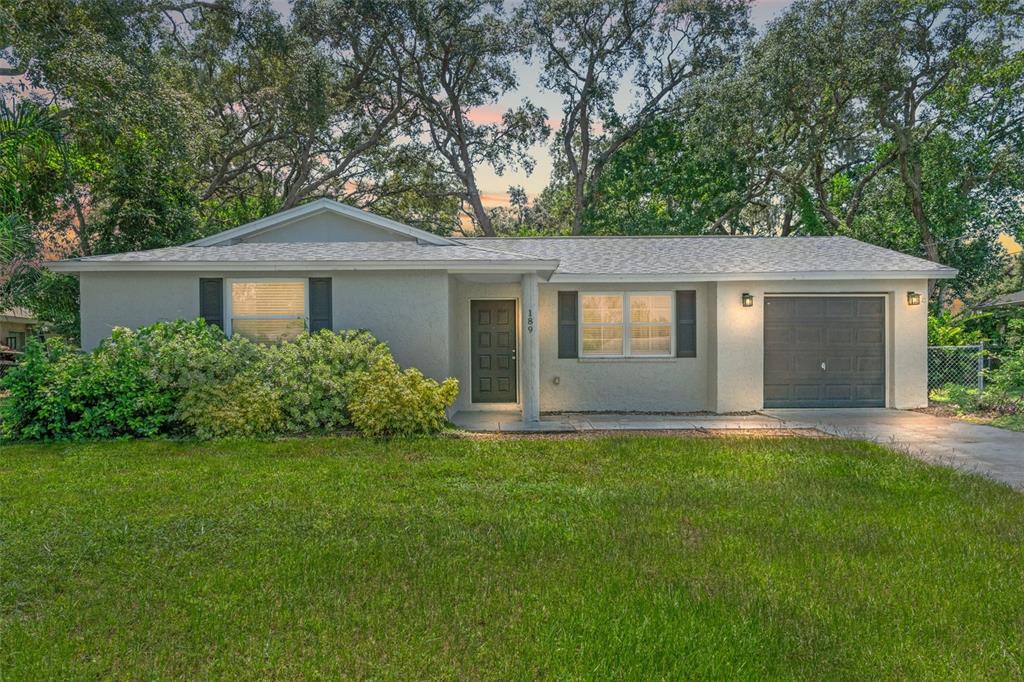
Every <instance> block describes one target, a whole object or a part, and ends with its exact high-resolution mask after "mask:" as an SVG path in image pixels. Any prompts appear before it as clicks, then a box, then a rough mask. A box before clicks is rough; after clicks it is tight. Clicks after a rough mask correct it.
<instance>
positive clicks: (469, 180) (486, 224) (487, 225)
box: [466, 173, 496, 237]
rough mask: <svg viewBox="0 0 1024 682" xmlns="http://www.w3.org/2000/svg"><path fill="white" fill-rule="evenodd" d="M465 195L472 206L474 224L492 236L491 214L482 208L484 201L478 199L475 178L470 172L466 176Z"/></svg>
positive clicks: (478, 194) (485, 233) (478, 192)
mask: <svg viewBox="0 0 1024 682" xmlns="http://www.w3.org/2000/svg"><path fill="white" fill-rule="evenodd" d="M466 195H467V197H466V198H467V199H468V200H469V205H470V206H472V207H473V218H474V219H475V220H476V226H477V228H479V230H480V231H481V232H483V233H484V236H487V237H494V236H496V235H495V233H494V226H493V225H492V224H491V216H490V214H489V213H488V212H487V209H485V208H484V202H483V201H482V200H481V199H480V191H479V190H478V189H477V187H476V178H474V177H473V174H472V173H469V174H468V175H467V177H466Z"/></svg>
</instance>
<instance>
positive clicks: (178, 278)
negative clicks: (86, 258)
mask: <svg viewBox="0 0 1024 682" xmlns="http://www.w3.org/2000/svg"><path fill="white" fill-rule="evenodd" d="M204 276H205V275H204ZM211 276H214V277H216V276H218V275H211ZM80 279H81V282H80V284H81V286H80V301H81V302H80V311H81V316H82V348H84V349H86V350H89V349H91V348H95V347H96V345H97V344H99V342H100V341H102V340H103V339H105V338H107V337H108V336H110V331H111V330H112V329H113V328H114V327H131V328H133V329H134V328H136V327H141V326H143V325H147V324H153V323H154V322H162V321H169V320H192V319H195V318H196V317H198V316H199V275H198V274H194V273H182V272H161V273H155V272H154V273H149V272H83V273H81V275H80Z"/></svg>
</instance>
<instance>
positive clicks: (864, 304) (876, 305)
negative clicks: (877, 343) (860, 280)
mask: <svg viewBox="0 0 1024 682" xmlns="http://www.w3.org/2000/svg"><path fill="white" fill-rule="evenodd" d="M856 301H857V317H859V318H861V319H869V318H872V317H874V318H877V319H878V320H880V321H883V320H884V319H885V301H883V300H882V297H881V296H875V297H874V298H858V299H856Z"/></svg>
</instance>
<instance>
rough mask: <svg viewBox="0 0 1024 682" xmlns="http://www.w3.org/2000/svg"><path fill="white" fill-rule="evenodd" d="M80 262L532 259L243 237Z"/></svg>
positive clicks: (457, 249) (459, 249)
mask: <svg viewBox="0 0 1024 682" xmlns="http://www.w3.org/2000/svg"><path fill="white" fill-rule="evenodd" d="M76 260H77V261H78V262H84V263H89V262H107V263H259V262H271V261H272V262H287V261H296V262H306V261H325V262H379V261H390V262H410V263H431V262H434V261H467V262H478V261H512V262H516V261H534V260H537V259H536V258H534V257H532V256H529V255H525V254H517V253H507V252H498V251H495V250H494V249H492V248H489V247H488V246H487V245H486V244H480V245H463V244H459V245H456V246H436V245H433V244H420V243H417V242H413V241H406V242H287V243H280V242H243V243H240V244H231V245H227V246H171V247H167V248H163V249H151V250H149V251H129V252H127V253H112V254H107V255H102V256H85V257H82V258H78V259H76Z"/></svg>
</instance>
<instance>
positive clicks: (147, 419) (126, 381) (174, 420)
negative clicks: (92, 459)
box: [0, 320, 458, 440]
mask: <svg viewBox="0 0 1024 682" xmlns="http://www.w3.org/2000/svg"><path fill="white" fill-rule="evenodd" d="M0 391H6V392H8V395H7V397H6V398H3V399H0V433H2V434H3V436H4V437H6V438H12V439H17V440H66V439H94V438H118V437H149V436H154V435H157V434H173V435H179V436H194V437H198V438H213V437H220V436H240V435H248V436H251V435H271V434H301V433H323V432H334V431H339V430H342V429H346V428H349V427H355V428H356V429H358V430H359V431H361V432H362V433H364V434H367V435H375V436H376V435H401V434H412V433H421V432H431V431H436V430H438V429H440V428H442V427H443V426H444V424H445V410H446V408H447V407H449V406H451V405H452V404H453V403H454V401H455V396H456V394H457V393H458V382H456V381H455V380H454V379H447V380H445V381H444V382H443V383H441V384H438V382H436V381H434V380H432V379H428V378H427V377H424V376H423V374H422V373H421V372H419V371H418V370H415V369H409V370H405V371H404V372H403V371H401V370H400V369H399V367H398V365H397V363H395V360H394V358H393V357H392V356H391V353H390V352H389V350H388V348H387V346H386V345H385V344H383V343H381V342H379V341H377V340H376V339H375V338H374V337H373V336H372V335H371V334H369V333H367V332H339V333H335V332H331V331H321V332H317V333H316V334H303V335H302V336H300V337H299V338H298V339H297V340H295V341H294V342H291V343H283V344H281V345H278V346H262V345H259V344H255V343H252V342H251V341H248V340H246V339H244V338H241V337H233V338H230V339H229V338H226V337H225V336H224V334H223V333H222V332H221V331H220V329H218V328H217V327H214V326H210V325H207V324H206V323H205V322H204V321H203V320H197V321H194V322H180V321H179V322H162V323H159V324H155V325H152V326H149V327H143V328H141V329H139V330H138V331H132V330H129V329H123V328H118V329H115V330H114V332H113V335H112V336H111V338H109V339H107V340H106V341H104V342H103V343H102V344H101V345H100V346H99V347H98V348H97V349H96V350H94V351H92V352H91V353H80V352H78V351H77V350H76V349H74V348H73V347H71V346H69V345H68V344H66V343H65V342H63V341H62V340H60V339H49V340H47V341H45V342H41V341H35V342H32V343H31V344H29V346H28V347H27V348H26V350H25V354H24V355H23V356H22V358H21V361H20V362H19V363H18V365H17V366H15V367H13V368H12V369H11V370H10V371H8V373H7V374H6V375H5V376H4V377H3V378H2V379H0Z"/></svg>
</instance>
